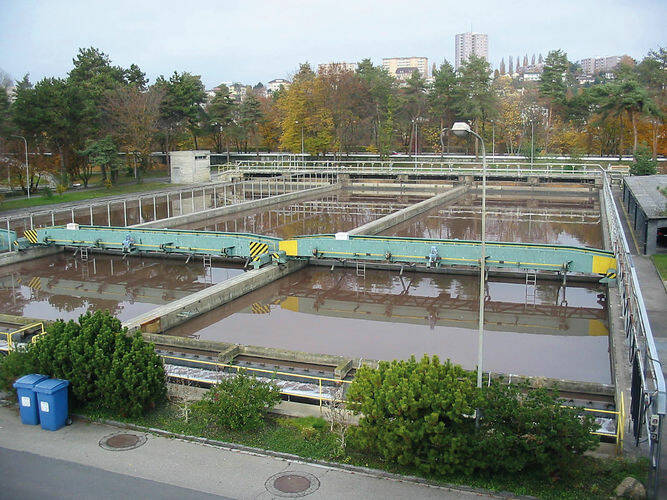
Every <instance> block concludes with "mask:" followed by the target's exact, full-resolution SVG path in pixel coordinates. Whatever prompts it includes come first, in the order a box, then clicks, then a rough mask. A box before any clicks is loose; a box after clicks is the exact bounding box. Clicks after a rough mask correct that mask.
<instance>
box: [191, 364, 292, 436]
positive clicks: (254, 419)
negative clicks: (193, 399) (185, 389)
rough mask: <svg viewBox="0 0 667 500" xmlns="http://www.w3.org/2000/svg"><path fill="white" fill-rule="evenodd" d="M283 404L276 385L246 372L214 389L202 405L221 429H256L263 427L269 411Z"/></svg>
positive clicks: (224, 380) (209, 392) (217, 385)
mask: <svg viewBox="0 0 667 500" xmlns="http://www.w3.org/2000/svg"><path fill="white" fill-rule="evenodd" d="M279 401H280V392H279V390H278V387H277V386H276V384H275V383H273V382H264V381H261V380H258V379H257V378H255V377H254V376H249V375H247V374H246V373H245V371H243V370H242V371H241V372H239V374H238V375H237V376H235V377H229V378H225V379H223V380H222V381H221V382H219V383H218V384H216V385H214V386H213V387H211V389H210V390H209V391H208V392H207V393H206V394H205V395H204V398H203V401H202V406H203V408H204V410H205V411H206V412H207V413H208V414H209V415H210V416H211V417H212V418H213V420H214V422H215V424H216V425H218V426H219V427H223V428H227V429H232V430H252V429H257V428H258V427H260V426H261V425H262V423H263V421H264V417H265V416H266V413H267V412H268V410H269V409H271V408H272V407H273V406H275V405H276V404H278V402H279Z"/></svg>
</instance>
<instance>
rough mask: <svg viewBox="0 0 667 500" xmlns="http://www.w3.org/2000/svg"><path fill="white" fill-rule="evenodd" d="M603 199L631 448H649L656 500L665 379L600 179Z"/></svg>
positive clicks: (610, 202) (622, 236)
mask: <svg viewBox="0 0 667 500" xmlns="http://www.w3.org/2000/svg"><path fill="white" fill-rule="evenodd" d="M603 190H604V200H605V205H606V212H607V221H608V222H607V224H608V226H609V237H610V239H611V245H612V249H613V251H614V253H615V255H616V261H617V266H618V269H617V270H616V273H617V283H618V292H619V295H620V299H621V305H622V316H623V320H624V322H625V335H626V340H627V342H628V344H629V349H628V361H629V362H630V364H631V365H632V380H631V400H630V418H631V423H632V431H633V436H634V438H635V445H636V446H638V445H639V443H640V441H642V440H643V439H645V440H646V441H647V442H648V446H649V463H650V470H649V484H648V494H649V498H658V485H659V475H660V439H661V435H662V423H663V420H664V417H665V413H667V393H666V392H665V377H664V374H663V371H662V365H661V363H660V360H659V358H658V350H657V348H656V345H655V341H654V338H653V332H652V330H651V325H650V323H649V318H648V314H647V312H646V306H645V305H644V298H643V296H642V292H641V289H640V287H639V278H638V277H637V271H636V269H635V265H634V262H633V260H632V255H631V254H630V249H629V246H628V242H627V239H626V236H625V233H624V231H623V226H622V225H621V219H620V216H619V213H618V210H617V209H616V204H615V203H614V197H613V193H612V191H611V185H610V183H609V181H608V179H607V177H606V175H605V177H604V186H603Z"/></svg>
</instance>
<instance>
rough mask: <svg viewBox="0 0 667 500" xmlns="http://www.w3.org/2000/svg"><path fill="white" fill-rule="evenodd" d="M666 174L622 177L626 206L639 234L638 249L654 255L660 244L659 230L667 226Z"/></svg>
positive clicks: (635, 230) (631, 222)
mask: <svg viewBox="0 0 667 500" xmlns="http://www.w3.org/2000/svg"><path fill="white" fill-rule="evenodd" d="M666 193H667V175H644V176H632V177H625V178H624V179H623V205H624V206H625V210H626V211H627V213H628V216H629V222H630V226H631V227H632V230H633V231H634V233H635V235H636V236H637V243H638V244H639V251H640V252H642V253H644V254H646V255H651V254H654V253H656V251H657V247H658V243H659V242H658V230H660V229H665V228H667V196H666Z"/></svg>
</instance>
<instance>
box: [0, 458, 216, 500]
mask: <svg viewBox="0 0 667 500" xmlns="http://www.w3.org/2000/svg"><path fill="white" fill-rule="evenodd" d="M0 484H1V485H2V487H1V489H0V498H7V499H10V498H11V499H19V498H20V499H24V500H31V499H39V500H42V499H44V498H51V499H66V498H67V499H71V498H77V499H82V500H85V499H89V498H90V499H99V498H105V499H109V500H116V499H118V500H120V499H130V498H131V499H136V498H142V499H153V498H155V499H165V500H169V499H174V500H176V499H178V500H181V499H182V500H190V499H192V500H200V499H214V498H215V499H218V498H219V499H225V498H228V497H221V496H217V495H211V494H207V493H202V492H199V491H195V490H190V489H187V488H179V487H178V486H172V485H170V484H164V483H158V482H156V481H149V480H147V479H140V478H136V477H132V476H127V475H124V474H117V473H115V472H109V471H106V470H103V469H98V468H96V467H90V466H88V465H81V464H77V463H74V462H68V461H66V460H59V459H57V458H47V457H42V456H40V455H35V454H34V453H28V452H25V451H14V450H10V449H7V448H0Z"/></svg>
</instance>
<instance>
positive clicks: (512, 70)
mask: <svg viewBox="0 0 667 500" xmlns="http://www.w3.org/2000/svg"><path fill="white" fill-rule="evenodd" d="M513 74H514V59H512V56H510V76H512V75H513Z"/></svg>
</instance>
